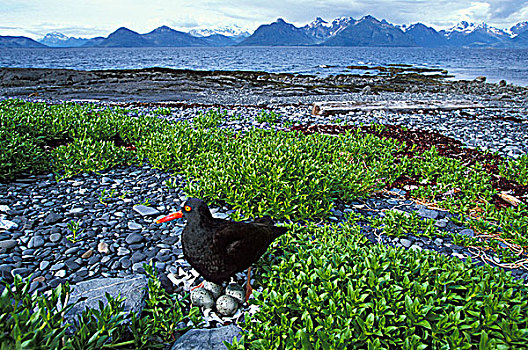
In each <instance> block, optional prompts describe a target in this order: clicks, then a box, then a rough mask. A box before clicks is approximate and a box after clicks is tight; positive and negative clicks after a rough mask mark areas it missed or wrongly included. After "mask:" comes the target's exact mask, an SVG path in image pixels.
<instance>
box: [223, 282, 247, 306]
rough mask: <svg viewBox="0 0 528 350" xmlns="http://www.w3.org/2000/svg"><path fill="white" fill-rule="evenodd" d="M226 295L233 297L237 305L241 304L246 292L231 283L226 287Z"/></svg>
mask: <svg viewBox="0 0 528 350" xmlns="http://www.w3.org/2000/svg"><path fill="white" fill-rule="evenodd" d="M225 293H226V295H229V296H230V297H233V298H234V299H235V300H236V301H237V302H238V303H240V304H243V303H244V301H245V300H244V299H245V297H246V292H245V291H244V288H242V287H240V286H239V285H238V284H234V283H231V284H229V285H228V286H227V287H226V292H225Z"/></svg>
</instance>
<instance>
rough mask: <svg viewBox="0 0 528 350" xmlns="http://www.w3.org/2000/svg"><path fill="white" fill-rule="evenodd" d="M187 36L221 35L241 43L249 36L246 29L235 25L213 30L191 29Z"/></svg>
mask: <svg viewBox="0 0 528 350" xmlns="http://www.w3.org/2000/svg"><path fill="white" fill-rule="evenodd" d="M189 34H191V35H193V36H196V37H209V36H211V35H217V34H218V35H223V36H227V37H230V38H232V39H234V40H235V41H241V40H243V39H245V38H247V37H248V36H250V35H251V33H249V31H248V30H247V29H244V28H242V27H239V26H237V25H232V26H223V27H215V28H202V29H193V30H191V31H189Z"/></svg>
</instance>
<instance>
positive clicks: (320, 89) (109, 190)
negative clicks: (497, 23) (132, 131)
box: [0, 68, 528, 349]
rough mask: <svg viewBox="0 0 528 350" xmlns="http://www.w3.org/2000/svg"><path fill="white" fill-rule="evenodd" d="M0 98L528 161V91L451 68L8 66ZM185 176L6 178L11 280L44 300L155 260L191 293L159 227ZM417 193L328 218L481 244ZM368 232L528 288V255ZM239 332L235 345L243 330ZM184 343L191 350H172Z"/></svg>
mask: <svg viewBox="0 0 528 350" xmlns="http://www.w3.org/2000/svg"><path fill="white" fill-rule="evenodd" d="M0 98H2V99H8V98H21V99H24V100H28V101H44V102H48V103H50V104H57V103H62V102H68V101H75V102H76V103H81V104H82V103H87V102H95V103H96V104H97V105H98V106H100V107H101V108H126V109H127V111H128V112H127V113H128V114H129V115H131V116H133V117H137V118H142V117H144V116H148V115H152V113H153V111H154V110H155V109H159V108H163V109H164V110H165V111H166V112H165V113H164V116H163V117H162V118H160V120H159V122H160V123H175V122H179V121H185V120H188V121H192V119H193V118H194V117H195V116H196V115H199V114H200V113H207V111H208V110H210V109H217V108H220V109H221V110H222V111H224V113H225V118H224V120H223V121H222V123H221V124H220V126H219V127H220V128H230V129H233V130H235V131H237V132H240V133H244V132H245V131H247V130H249V129H251V128H261V129H276V130H283V131H289V130H291V129H292V126H293V125H301V126H303V127H304V129H303V130H309V128H310V127H311V126H316V125H319V126H320V125H353V126H360V125H370V124H384V125H396V126H400V127H403V128H405V130H407V129H409V130H416V131H421V132H422V133H427V132H435V133H438V134H441V135H443V136H446V137H447V139H448V140H449V141H447V142H448V143H453V144H455V143H457V142H458V143H460V144H461V145H462V146H461V147H463V148H467V149H471V150H476V151H475V152H484V151H489V152H492V153H495V154H496V155H497V156H498V157H503V158H505V159H517V158H519V157H522V156H525V155H526V154H527V153H528V138H527V137H526V133H527V131H528V88H526V87H519V86H514V85H510V84H508V83H507V82H500V83H498V84H490V83H487V82H486V81H485V78H483V77H480V78H477V79H475V80H471V81H452V80H449V79H446V78H445V77H444V76H443V75H442V74H425V73H424V74H421V73H416V72H408V71H406V70H404V69H403V70H402V71H391V72H388V73H387V74H382V75H379V76H365V75H339V76H330V77H317V76H303V75H293V74H270V73H265V72H234V71H231V72H227V71H225V72H224V71H213V72H209V71H186V70H171V69H162V68H151V69H141V70H106V71H74V70H59V69H17V68H1V69H0ZM320 101H354V102H356V103H360V104H361V105H362V106H369V105H373V104H376V103H380V102H383V103H384V105H387V104H391V103H394V102H397V101H406V102H407V103H410V104H412V103H418V102H420V103H423V102H424V101H425V102H427V101H435V102H436V103H438V104H439V105H442V104H449V103H453V102H460V101H469V102H471V103H475V104H478V106H476V107H474V108H462V109H455V110H442V109H441V108H440V109H438V110H433V111H431V110H420V109H416V110H414V111H404V112H399V111H395V110H390V109H387V108H372V109H369V110H365V109H363V110H362V109H360V108H359V109H356V110H349V111H344V112H342V113H334V114H332V115H314V114H313V103H314V102H320ZM263 109H264V110H267V111H270V112H273V113H275V114H276V115H278V116H279V118H278V120H277V121H276V122H274V123H270V122H267V121H265V120H261V119H260V118H259V113H260V112H261V111H262V110H263ZM429 146H431V145H429ZM467 157H468V159H470V158H471V157H476V156H475V155H474V154H472V155H468V156H467ZM187 181H188V179H186V178H185V177H184V176H182V175H180V174H177V173H169V172H166V171H162V170H160V169H156V168H154V167H152V166H151V165H149V164H144V165H143V166H131V167H117V168H112V169H107V170H104V171H101V172H98V173H83V174H78V175H76V176H74V177H72V178H68V179H64V180H61V181H57V179H56V178H55V177H54V175H53V174H39V175H21V176H18V177H17V178H16V179H15V180H14V181H10V182H5V183H0V194H1V195H0V219H1V220H0V272H1V276H2V280H3V281H7V282H11V281H12V280H13V276H14V275H15V274H19V275H21V276H23V277H28V276H30V275H31V276H32V281H33V282H32V283H31V290H32V291H34V290H39V291H42V292H46V291H48V290H50V289H51V288H54V287H56V286H57V285H58V284H60V283H63V282H70V283H71V284H78V283H86V282H85V281H88V280H93V279H98V280H100V279H105V278H106V279H110V278H122V279H125V280H128V279H133V278H135V277H133V276H137V275H138V274H141V273H143V272H144V270H143V264H145V263H146V264H149V263H151V264H153V265H154V266H155V267H156V268H157V270H158V272H159V275H160V279H161V281H162V284H163V286H164V287H165V288H166V289H167V290H169V291H170V292H174V293H179V294H184V293H186V292H189V290H190V288H191V287H192V286H194V285H197V284H198V283H199V282H200V281H201V278H200V277H199V276H198V275H197V274H196V273H195V271H194V270H192V269H191V267H190V266H189V265H188V263H187V262H186V261H185V259H184V257H183V253H182V247H181V241H180V235H181V230H182V227H183V226H182V224H169V225H156V224H154V221H155V219H157V218H159V217H161V216H163V215H165V214H168V213H170V212H172V211H174V210H178V209H179V207H180V205H181V204H182V203H183V202H184V201H185V200H186V199H187V196H186V194H185V193H184V191H183V189H184V187H185V185H186V183H187ZM527 187H528V186H524V187H522V188H521V187H519V188H520V189H518V193H517V197H518V198H520V199H521V200H523V201H525V203H526V201H527V199H528V197H527V193H528V188H527ZM407 192H408V191H407V190H405V189H403V188H394V189H389V190H388V191H384V192H382V193H378V194H376V195H375V196H372V197H369V198H361V199H359V200H357V201H353V202H348V203H342V202H339V203H335V207H334V209H332V216H330V218H329V219H328V223H339V222H343V221H346V220H347V217H348V215H351V213H356V214H361V215H364V216H365V217H376V216H380V217H383V216H385V215H386V213H387V212H390V211H398V212H400V213H404V215H411V214H412V213H415V214H416V215H418V217H420V218H426V219H431V220H434V225H435V227H437V228H438V229H439V230H441V231H445V232H451V233H454V234H457V235H462V236H467V237H474V236H475V234H476V233H475V232H474V230H472V229H469V228H466V227H464V226H463V225H460V224H457V223H455V222H454V220H452V218H453V217H454V215H453V214H450V213H448V212H447V211H445V210H442V209H441V208H432V207H431V206H428V205H427V203H421V202H419V201H417V200H415V199H413V198H412V197H409V196H408V195H407V194H408V193H407ZM212 212H213V215H214V216H215V217H220V218H228V217H229V215H230V214H232V213H233V210H232V208H230V207H228V206H221V207H214V208H212ZM360 225H361V228H362V232H363V233H364V235H365V236H366V237H367V238H368V239H369V240H370V241H371V242H372V244H384V245H391V246H395V247H403V248H405V249H410V250H433V251H436V252H438V253H440V254H442V255H446V256H449V257H451V258H453V259H462V260H465V259H467V258H468V257H471V258H472V259H473V261H474V262H476V263H477V264H491V265H493V266H497V268H503V269H506V270H507V271H511V273H512V275H513V276H515V277H516V278H519V279H524V280H528V263H527V262H526V261H528V260H526V259H527V256H526V254H521V255H520V258H523V259H524V260H521V259H519V261H521V263H517V264H508V263H504V262H502V261H500V259H499V257H497V256H493V255H486V254H484V255H483V254H482V251H479V250H475V249H471V248H468V247H463V246H461V245H457V244H455V243H454V242H453V240H452V239H451V238H450V237H447V236H446V237H436V238H427V237H416V236H413V235H408V236H406V237H401V238H394V237H389V236H385V235H383V234H380V233H379V231H378V230H377V229H375V228H373V227H372V226H371V225H370V223H369V221H361V222H360ZM523 261H524V262H523ZM243 278H244V274H243V273H242V274H239V275H238V276H237V278H236V279H234V281H233V283H234V284H238V285H240V286H242V285H243ZM98 283H99V282H98ZM244 311H251V312H254V311H255V310H251V308H250V307H249V306H248V305H247V304H243V305H241V306H240V309H239V310H237V311H234V312H233V313H231V314H229V315H222V314H220V313H219V312H217V311H209V312H208V313H207V314H206V317H205V319H206V322H205V324H204V327H205V328H211V329H214V328H217V327H220V326H222V325H224V324H231V323H235V324H236V323H237V322H241V321H242V320H243V318H244V316H243V312H244ZM230 331H231V329H230ZM227 333H228V336H230V337H231V338H232V336H233V334H236V332H235V333H232V332H227ZM200 336H202V337H205V338H207V337H209V335H206V336H204V335H203V334H201V335H200ZM224 336H225V335H224ZM202 339H204V338H202ZM207 339H210V338H207ZM225 339H227V338H225ZM202 341H203V340H202ZM182 342H184V341H183V340H182ZM197 342H199V340H197ZM195 344H196V343H195ZM183 348H186V347H177V345H175V347H174V349H183Z"/></svg>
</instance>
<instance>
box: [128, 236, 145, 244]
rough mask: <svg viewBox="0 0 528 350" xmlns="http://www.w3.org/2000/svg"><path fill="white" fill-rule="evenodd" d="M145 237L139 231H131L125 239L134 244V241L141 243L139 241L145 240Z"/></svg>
mask: <svg viewBox="0 0 528 350" xmlns="http://www.w3.org/2000/svg"><path fill="white" fill-rule="evenodd" d="M144 239H145V237H143V236H142V235H140V234H139V233H131V234H129V235H128V236H127V238H126V239H125V241H126V242H127V243H128V244H134V243H139V242H142V241H143V240H144Z"/></svg>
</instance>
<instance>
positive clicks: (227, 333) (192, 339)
mask: <svg viewBox="0 0 528 350" xmlns="http://www.w3.org/2000/svg"><path fill="white" fill-rule="evenodd" d="M240 333H241V329H240V328H238V327H237V326H234V325H229V326H225V327H220V328H212V329H191V330H190V331H188V332H187V333H185V334H184V335H183V336H181V337H180V338H179V339H178V340H177V341H176V342H175V343H174V344H173V345H172V348H171V350H202V349H209V350H224V349H226V346H225V345H224V341H225V342H228V343H230V344H231V343H232V342H233V338H235V337H236V338H237V339H240V337H241V335H240Z"/></svg>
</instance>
